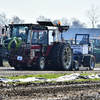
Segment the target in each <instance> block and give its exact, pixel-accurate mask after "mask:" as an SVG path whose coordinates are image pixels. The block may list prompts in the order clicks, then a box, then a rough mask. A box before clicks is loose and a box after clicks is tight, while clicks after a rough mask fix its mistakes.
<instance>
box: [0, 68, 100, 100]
mask: <svg viewBox="0 0 100 100" xmlns="http://www.w3.org/2000/svg"><path fill="white" fill-rule="evenodd" d="M46 73H49V74H62V73H100V68H99V67H98V68H97V69H95V70H94V71H88V70H83V69H80V70H79V71H16V70H15V69H14V68H12V67H0V76H1V77H2V76H17V75H28V74H46ZM0 100H100V82H99V81H98V82H92V81H90V82H85V83H84V82H79V83H78V82H67V83H62V82H58V83H51V82H50V83H34V84H33V83H32V84H31V83H28V84H25V85H24V84H18V85H10V84H4V83H0Z"/></svg>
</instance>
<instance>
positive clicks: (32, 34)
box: [10, 21, 73, 71]
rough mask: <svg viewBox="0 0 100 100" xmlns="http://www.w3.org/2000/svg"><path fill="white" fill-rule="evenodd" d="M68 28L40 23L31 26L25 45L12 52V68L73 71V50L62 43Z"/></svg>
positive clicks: (50, 23)
mask: <svg viewBox="0 0 100 100" xmlns="http://www.w3.org/2000/svg"><path fill="white" fill-rule="evenodd" d="M68 28H69V26H60V25H59V24H58V25H53V23H52V22H43V21H42V22H39V21H38V25H36V26H35V25H34V26H31V27H30V29H29V30H28V33H27V42H26V43H23V44H22V45H21V46H20V48H19V49H12V50H11V54H10V60H11V61H12V66H13V67H14V68H15V69H16V70H20V69H26V68H27V67H30V68H32V69H36V70H44V69H46V68H50V69H57V70H66V71H67V70H71V69H72V61H73V53H72V49H71V47H70V45H69V44H68V43H65V42H64V41H62V39H63V38H62V32H63V31H67V30H68ZM60 37H61V38H60ZM48 64H49V65H48Z"/></svg>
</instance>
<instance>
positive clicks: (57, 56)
mask: <svg viewBox="0 0 100 100" xmlns="http://www.w3.org/2000/svg"><path fill="white" fill-rule="evenodd" d="M72 58H73V56H72V50H71V48H70V46H69V44H66V43H55V44H54V45H53V47H52V49H51V51H50V60H51V65H50V67H51V68H52V69H53V70H65V71H67V70H71V67H72V66H71V65H72Z"/></svg>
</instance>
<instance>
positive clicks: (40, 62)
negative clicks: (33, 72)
mask: <svg viewBox="0 0 100 100" xmlns="http://www.w3.org/2000/svg"><path fill="white" fill-rule="evenodd" d="M37 67H38V70H41V71H42V70H44V69H45V58H44V57H39V59H38V62H37Z"/></svg>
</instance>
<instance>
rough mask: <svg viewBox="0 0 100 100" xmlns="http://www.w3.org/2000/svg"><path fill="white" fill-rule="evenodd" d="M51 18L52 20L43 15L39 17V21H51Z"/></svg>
mask: <svg viewBox="0 0 100 100" xmlns="http://www.w3.org/2000/svg"><path fill="white" fill-rule="evenodd" d="M50 20H51V19H49V18H46V17H44V16H41V15H40V16H39V17H38V18H37V21H50Z"/></svg>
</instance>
